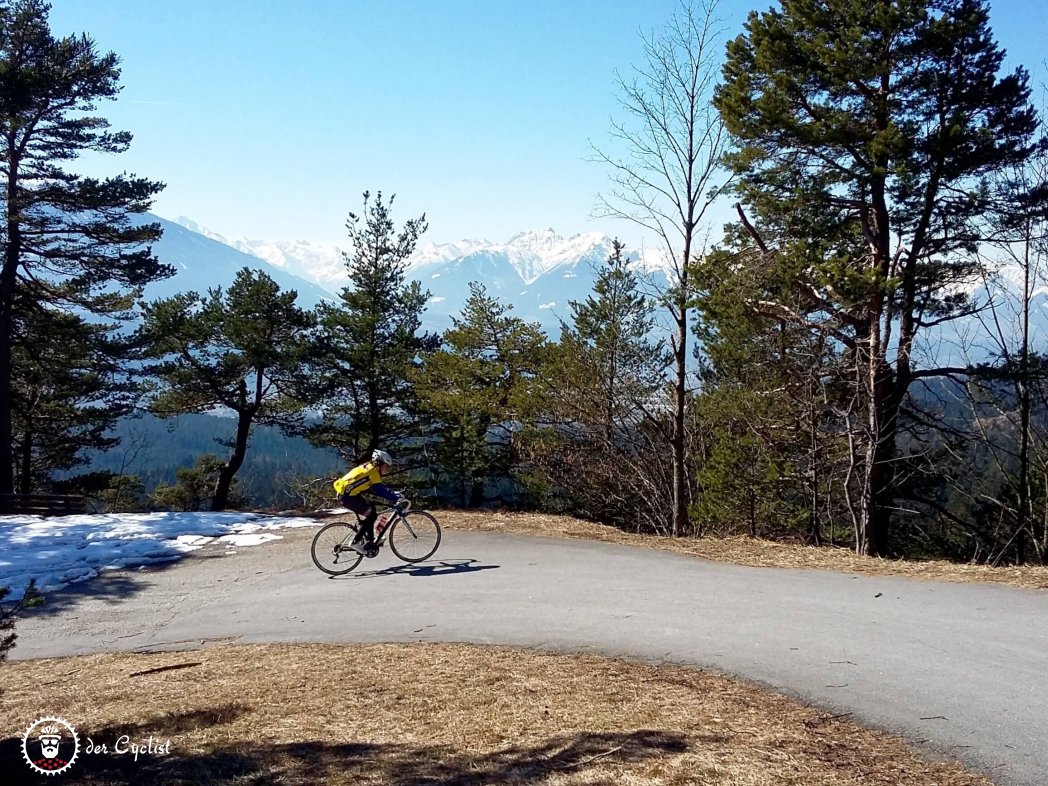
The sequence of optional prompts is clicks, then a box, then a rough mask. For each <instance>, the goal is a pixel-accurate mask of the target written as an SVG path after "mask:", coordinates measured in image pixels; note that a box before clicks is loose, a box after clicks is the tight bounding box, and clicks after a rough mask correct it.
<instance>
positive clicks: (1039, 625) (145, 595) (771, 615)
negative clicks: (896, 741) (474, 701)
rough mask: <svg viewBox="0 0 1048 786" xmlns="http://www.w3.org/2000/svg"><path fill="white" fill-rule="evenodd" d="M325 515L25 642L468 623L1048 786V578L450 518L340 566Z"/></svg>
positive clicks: (492, 635) (272, 637) (72, 602)
mask: <svg viewBox="0 0 1048 786" xmlns="http://www.w3.org/2000/svg"><path fill="white" fill-rule="evenodd" d="M312 532H313V531H312V530H301V531H288V532H287V533H286V535H287V536H286V537H285V539H284V540H281V541H275V542H272V543H269V544H266V545H263V546H256V547H252V548H247V549H242V550H241V551H240V552H239V553H237V554H229V555H227V554H226V553H225V552H224V551H221V550H207V549H205V550H204V551H201V552H197V553H196V554H195V555H194V556H192V557H190V558H187V559H185V560H183V561H181V562H179V563H177V564H174V565H172V566H170V567H166V568H153V569H148V570H139V571H116V572H110V573H106V574H104V575H103V576H101V577H99V578H97V579H95V580H93V581H91V582H88V583H86V584H82V585H76V586H74V587H73V588H71V589H70V590H68V591H65V592H62V593H52V594H51V595H50V596H49V598H48V603H47V605H46V606H45V607H43V608H41V609H39V610H36V611H34V612H33V613H32V614H31V616H30V617H27V618H26V619H25V620H23V621H22V622H21V623H19V626H18V633H19V640H18V646H17V647H16V648H15V649H14V651H13V652H12V657H13V658H18V659H22V658H35V657H45V656H59V655H73V654H80V653H94V652H111V651H115V650H165V649H185V648H187V647H195V646H200V645H203V644H206V643H208V642H212V641H228V640H232V641H237V642H245V643H246V642H276V641H281V642H300V641H325V642H371V641H464V642H483V643H497V644H508V645H514V646H521V647H536V648H541V649H546V650H558V651H586V652H599V653H604V654H607V655H612V656H625V657H630V658H639V659H644V660H648V661H654V662H672V663H680V664H691V665H697V666H702V667H707V668H710V669H714V670H717V671H720V672H725V673H728V674H732V675H738V676H742V677H744V678H747V679H750V680H753V681H756V682H759V683H763V684H766V685H769V686H772V687H773V688H775V689H778V690H780V691H782V692H785V693H788V694H790V695H793V696H795V697H799V698H801V699H803V700H806V701H810V702H812V703H814V704H817V705H819V706H821V707H824V708H826V710H828V711H833V712H850V713H853V717H854V718H855V719H857V720H861V721H863V722H866V723H868V724H871V725H874V726H877V727H880V728H883V729H886V730H889V731H892V732H896V733H900V734H902V735H904V736H905V737H907V738H908V739H910V740H911V741H913V742H916V743H918V745H920V746H921V747H922V748H923V749H924V750H925V752H926V753H927V754H929V755H932V756H934V755H937V754H944V755H946V756H949V757H951V758H960V759H961V760H963V761H964V762H965V763H966V764H968V766H970V767H972V768H973V769H975V770H977V771H980V772H983V773H985V774H986V775H988V776H989V777H990V778H991V779H992V780H993V781H994V782H995V783H997V784H1000V785H1001V786H1012V785H1013V784H1022V785H1023V786H1045V785H1046V784H1048V592H1043V591H1041V592H1038V591H1026V590H1018V589H1011V588H1008V587H1001V586H993V585H987V584H942V583H932V582H924V581H911V580H906V579H890V578H876V577H860V576H852V575H848V574H836V573H829V572H823V571H798V570H775V569H766V568H765V569H762V568H746V567H738V566H734V565H725V564H718V563H710V562H703V561H701V560H697V559H693V558H689V557H685V556H680V555H674V554H670V553H667V552H659V551H649V550H646V549H638V548H630V547H624V546H615V545H611V544H605V543H590V542H584V541H579V540H554V539H546V538H531V537H519V536H510V535H495V534H481V533H464V532H448V533H445V539H444V543H443V544H442V545H441V548H440V551H439V552H438V553H437V555H436V556H435V557H434V559H433V560H432V561H430V562H428V563H424V564H422V565H418V566H406V565H403V564H402V563H399V562H397V561H396V559H395V557H394V556H393V555H392V554H391V553H390V552H389V551H388V550H385V551H384V552H383V553H382V554H381V555H379V557H377V558H376V559H374V560H371V561H365V562H364V563H362V564H361V565H360V566H359V567H358V568H357V571H356V572H354V573H351V574H349V576H346V577H342V578H335V579H330V578H327V577H326V576H324V574H322V573H320V572H319V571H318V570H317V569H316V568H315V567H314V566H313V565H312V563H311V562H310V559H309V554H308V550H309V541H310V539H311V537H312Z"/></svg>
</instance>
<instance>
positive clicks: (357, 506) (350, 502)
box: [342, 496, 378, 546]
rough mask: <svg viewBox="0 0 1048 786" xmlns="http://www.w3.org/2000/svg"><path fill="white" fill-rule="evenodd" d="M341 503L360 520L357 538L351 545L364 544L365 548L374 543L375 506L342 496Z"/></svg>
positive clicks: (357, 497) (356, 497) (356, 498)
mask: <svg viewBox="0 0 1048 786" xmlns="http://www.w3.org/2000/svg"><path fill="white" fill-rule="evenodd" d="M342 502H343V504H344V505H345V506H346V507H347V508H349V509H350V510H352V511H353V512H354V513H356V514H357V517H358V518H360V527H359V528H358V530H357V536H356V537H355V538H354V539H353V543H354V544H356V545H359V544H366V545H367V546H370V545H371V544H373V543H374V542H375V519H376V518H378V515H377V514H378V511H376V510H375V506H374V505H372V504H371V503H370V502H368V501H367V500H366V499H364V498H363V497H359V496H354V497H350V496H344V497H343V499H342Z"/></svg>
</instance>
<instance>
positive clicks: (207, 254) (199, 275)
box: [141, 213, 335, 308]
mask: <svg viewBox="0 0 1048 786" xmlns="http://www.w3.org/2000/svg"><path fill="white" fill-rule="evenodd" d="M141 220H142V221H143V222H149V223H152V222H158V223H159V224H160V225H161V227H162V228H163V230H164V234H163V236H162V237H161V238H160V240H159V241H158V242H156V243H154V244H153V253H154V254H155V255H156V256H157V258H158V259H159V260H160V261H161V262H164V263H166V264H168V265H171V266H172V267H174V268H175V275H174V276H172V277H171V278H168V279H165V280H164V281H157V282H155V283H152V284H150V285H149V286H148V287H146V291H145V297H146V299H147V300H154V299H157V298H165V297H171V296H172V295H174V294H176V293H178V292H197V293H199V294H205V293H206V292H207V290H209V289H212V288H214V287H222V288H223V289H225V288H228V287H229V285H230V284H232V283H233V280H234V279H235V278H236V275H237V273H238V272H239V271H240V270H241V268H244V267H249V268H251V269H252V270H262V271H264V272H265V273H266V274H267V275H269V277H270V278H272V279H273V280H274V281H276V283H277V284H278V285H279V286H280V288H281V289H283V290H285V291H288V290H292V289H293V290H295V291H296V292H298V296H299V301H298V302H299V305H300V306H302V307H303V308H313V307H314V306H315V305H316V304H317V303H319V302H320V301H321V300H334V299H335V295H334V294H333V293H332V292H331V291H329V290H328V289H326V288H325V287H323V286H319V285H318V284H317V283H315V281H313V280H310V279H307V278H305V277H302V276H298V275H295V274H294V273H293V272H292V271H290V270H287V269H284V268H282V267H280V266H276V265H273V264H272V263H270V262H267V261H266V260H264V259H262V258H260V257H259V256H257V255H254V254H249V253H245V252H244V251H241V250H238V249H236V248H233V247H232V246H229V245H228V244H225V243H223V242H221V241H219V240H216V239H215V238H214V237H210V236H208V235H205V234H203V233H201V232H198V231H196V230H192V229H190V228H188V227H186V226H185V225H183V224H179V223H175V222H173V221H167V220H165V219H163V218H159V217H157V216H154V215H151V214H149V213H146V214H145V215H144V216H143V217H142V219H141Z"/></svg>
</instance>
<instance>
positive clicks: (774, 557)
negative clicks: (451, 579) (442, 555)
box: [439, 511, 1048, 589]
mask: <svg viewBox="0 0 1048 786" xmlns="http://www.w3.org/2000/svg"><path fill="white" fill-rule="evenodd" d="M439 516H440V522H441V524H442V525H444V526H445V527H446V528H447V529H452V530H455V529H460V530H473V531H478V532H510V533H517V534H521V535H543V536H546V537H561V538H582V539H585V540H600V541H605V542H608V543H620V544H624V545H628V546H642V547H646V548H655V549H663V550H666V551H674V552H677V553H679V554H690V555H692V556H695V557H701V558H702V559H708V560H714V561H717V562H731V563H735V564H737V565H752V566H755V567H762V568H807V569H815V570H834V571H840V572H845V573H863V574H869V575H876V576H905V577H907V578H913V579H931V580H935V581H962V582H964V581H978V582H989V583H995V584H1008V585H1011V586H1013V587H1024V588H1027V589H1048V567H1043V566H1034V565H1028V566H1023V567H1014V568H991V567H988V566H986V565H968V564H958V563H954V562H945V561H942V560H928V561H921V562H917V561H907V560H888V559H876V558H873V557H862V556H859V555H857V554H855V553H854V552H853V551H851V550H849V549H844V548H829V547H822V548H816V547H812V546H804V545H800V544H792V543H779V542H774V541H769V540H759V539H756V538H749V537H742V536H739V537H727V538H725V537H706V538H663V537H657V536H653V535H638V534H635V533H631V532H623V531H622V530H618V529H615V528H614V527H605V526H602V525H600V524H593V523H590V522H587V521H581V520H579V519H576V518H572V517H570V516H547V515H542V514H538V513H500V512H483V511H439Z"/></svg>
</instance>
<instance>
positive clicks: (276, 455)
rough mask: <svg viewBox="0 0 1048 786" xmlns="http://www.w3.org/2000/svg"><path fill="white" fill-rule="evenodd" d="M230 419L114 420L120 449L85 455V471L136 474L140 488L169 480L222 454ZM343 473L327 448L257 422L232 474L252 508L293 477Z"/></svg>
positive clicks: (279, 498) (277, 502)
mask: <svg viewBox="0 0 1048 786" xmlns="http://www.w3.org/2000/svg"><path fill="white" fill-rule="evenodd" d="M236 425H237V424H236V420H234V419H233V418H229V417H217V416H215V415H196V414H186V415H180V416H178V417H174V418H170V419H168V420H162V419H160V418H158V417H156V416H155V415H150V414H148V413H147V414H143V415H140V416H138V417H129V418H124V419H122V420H120V421H118V422H117V423H116V426H115V428H114V429H113V436H115V437H116V438H117V439H119V440H120V447H119V448H116V449H113V450H108V451H97V452H94V453H92V454H90V456H89V458H90V464H89V469H90V470H92V471H104V472H112V473H114V474H125V475H137V476H138V478H139V479H140V480H141V481H142V484H143V486H144V488H145V491H146V492H152V491H153V490H155V489H156V487H157V486H158V485H159V484H160V483H168V484H174V483H175V482H176V481H177V477H176V474H175V473H176V470H179V469H185V468H187V467H192V466H194V465H195V464H196V463H197V460H198V459H199V457H200V456H201V455H202V454H204V453H214V454H216V455H218V456H224V455H226V454H227V453H228V452H229V447H228V444H229V441H230V439H232V438H233V436H234V434H235V432H236ZM342 472H345V466H344V462H340V460H339V459H338V456H337V454H336V453H335V452H334V451H331V450H322V449H319V448H316V447H314V446H312V445H310V444H309V443H308V442H307V441H306V440H305V439H303V438H301V437H287V436H285V435H284V434H283V433H281V431H280V429H277V428H273V427H271V426H259V427H258V428H255V429H253V430H252V432H251V449H250V452H249V453H248V457H247V459H246V461H245V462H244V467H243V468H242V469H241V471H240V472H239V473H238V475H237V481H238V485H239V487H240V491H241V493H242V494H243V495H244V496H245V497H247V499H248V501H249V502H250V503H251V504H252V505H254V506H260V507H280V506H283V505H289V504H291V502H292V501H293V500H292V499H291V498H289V497H288V495H287V493H286V492H287V490H288V483H289V481H290V479H291V478H293V477H309V478H329V477H334V476H335V474H336V473H339V474H341V473H342Z"/></svg>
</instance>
